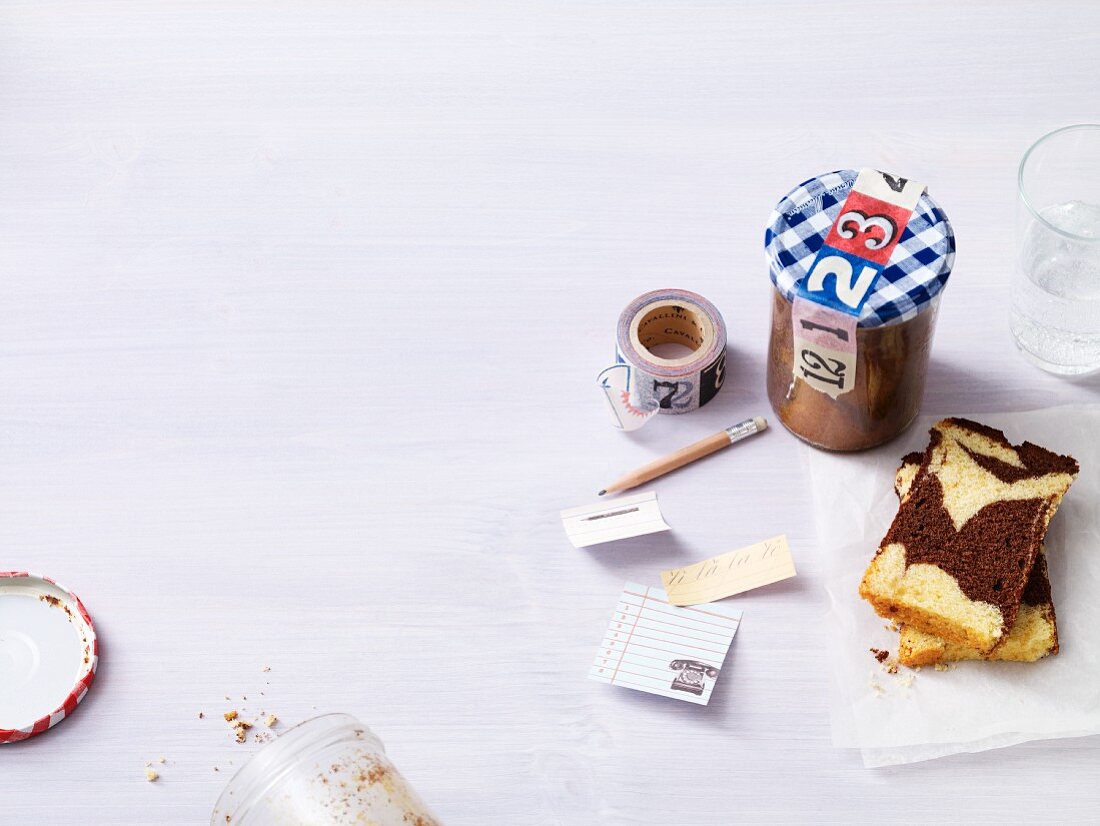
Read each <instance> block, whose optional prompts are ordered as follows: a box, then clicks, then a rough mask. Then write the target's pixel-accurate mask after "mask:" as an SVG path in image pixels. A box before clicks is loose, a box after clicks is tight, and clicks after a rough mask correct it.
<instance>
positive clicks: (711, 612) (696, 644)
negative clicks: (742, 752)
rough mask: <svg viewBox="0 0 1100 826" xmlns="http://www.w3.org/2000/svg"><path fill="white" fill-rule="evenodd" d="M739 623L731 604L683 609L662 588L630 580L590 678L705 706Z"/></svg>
mask: <svg viewBox="0 0 1100 826" xmlns="http://www.w3.org/2000/svg"><path fill="white" fill-rule="evenodd" d="M740 624H741V611H739V610H737V609H734V608H731V607H729V606H727V605H707V606H704V607H701V608H695V607H692V608H678V607H676V606H675V605H672V604H671V603H669V601H668V598H667V597H666V595H665V592H664V591H663V590H661V589H660V588H653V587H650V586H646V585H639V584H637V583H636V582H628V583H626V585H625V586H624V587H623V592H622V594H621V595H620V596H619V602H618V604H617V605H616V606H615V613H614V614H612V616H611V622H610V623H608V626H607V631H606V633H605V634H604V637H603V640H602V641H601V643H600V649H599V651H597V652H596V659H595V661H594V662H593V663H592V668H591V669H590V670H589V672H588V676H589V678H590V679H593V680H596V681H597V682H601V683H608V684H610V685H618V686H623V687H625V688H632V689H634V690H635V691H645V692H647V693H649V694H659V695H660V696H662V697H672V698H674V699H677V700H684V701H685V702H689V703H695V704H697V705H706V704H707V703H708V702H710V695H711V692H712V691H713V690H714V683H715V680H717V679H718V674H719V673H720V672H721V670H722V664H723V663H724V662H725V659H726V653H727V652H728V651H729V647H730V643H732V642H733V636H734V634H736V633H737V628H738V626H739V625H740Z"/></svg>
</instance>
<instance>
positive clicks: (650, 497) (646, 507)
mask: <svg viewBox="0 0 1100 826" xmlns="http://www.w3.org/2000/svg"><path fill="white" fill-rule="evenodd" d="M561 521H562V525H564V526H565V533H566V534H567V535H568V536H569V541H570V542H572V543H573V547H574V548H587V547H588V546H589V545H599V544H600V543H601V542H612V541H614V540H616V539H629V538H630V537H632V536H644V535H645V534H647V533H657V532H658V531H667V530H669V526H668V523H666V522H665V520H664V517H663V516H661V508H660V507H659V506H658V505H657V494H656V493H642V494H639V495H637V496H627V497H625V498H623V499H612V500H609V501H608V502H600V503H599V504H596V505H582V506H581V507H579V508H570V509H569V510H564V511H562V512H561Z"/></svg>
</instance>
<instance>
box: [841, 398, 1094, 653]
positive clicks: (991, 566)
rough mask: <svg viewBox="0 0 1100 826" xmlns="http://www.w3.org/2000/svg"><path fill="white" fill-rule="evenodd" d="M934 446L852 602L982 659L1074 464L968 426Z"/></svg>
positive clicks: (953, 428)
mask: <svg viewBox="0 0 1100 826" xmlns="http://www.w3.org/2000/svg"><path fill="white" fill-rule="evenodd" d="M931 436H932V438H931V442H930V443H929V445H928V449H927V450H926V451H925V454H924V459H923V461H922V463H921V466H920V469H919V470H918V471H917V474H916V476H915V478H914V479H913V482H912V487H911V488H910V491H909V496H908V497H907V498H906V500H905V501H904V502H903V503H902V504H901V506H900V507H899V508H898V513H897V516H896V517H894V522H893V524H892V525H891V526H890V530H889V531H888V532H887V534H886V536H885V538H884V539H883V541H882V543H881V544H880V546H879V548H878V550H877V551H876V552H875V556H874V558H873V559H872V560H871V564H870V565H869V566H868V568H867V571H866V573H864V575H863V581H862V582H861V583H860V586H859V593H860V596H862V597H863V598H864V599H866V600H867V601H869V602H870V603H871V605H872V606H873V607H874V609H875V611H876V612H878V614H879V615H881V616H883V617H886V618H889V619H893V620H897V621H898V622H900V623H903V624H906V625H912V626H913V627H915V628H916V629H917V630H920V631H923V632H925V633H928V634H932V635H935V636H938V637H942V638H943V639H944V640H946V641H948V642H952V643H957V644H960V645H965V646H968V647H970V648H973V649H975V650H977V651H978V652H980V653H982V654H987V653H989V652H991V651H992V650H993V649H994V647H996V646H997V645H998V644H999V643H1001V642H1002V641H1003V640H1004V639H1005V638H1006V636H1007V634H1008V632H1009V631H1010V630H1011V628H1012V626H1013V625H1014V624H1015V622H1016V615H1017V613H1018V612H1019V608H1020V602H1021V598H1022V596H1023V592H1024V587H1025V585H1026V584H1027V581H1028V578H1029V577H1030V575H1031V569H1032V566H1033V565H1034V564H1035V561H1036V559H1037V557H1038V555H1039V550H1040V547H1041V546H1042V542H1043V538H1044V536H1045V535H1046V529H1047V525H1048V524H1049V523H1050V519H1051V517H1052V516H1053V515H1054V513H1055V511H1056V510H1057V508H1058V505H1059V504H1060V503H1061V501H1062V497H1063V496H1064V495H1065V493H1066V491H1067V490H1068V489H1069V486H1070V485H1071V484H1072V483H1073V480H1074V479H1075V478H1076V476H1077V472H1078V466H1077V462H1076V461H1075V460H1074V459H1073V458H1071V457H1069V456H1061V455H1059V454H1057V453H1053V452H1051V451H1049V450H1046V449H1044V448H1041V447H1039V446H1037V445H1034V444H1031V443H1030V442H1024V443H1023V444H1022V445H1018V446H1014V445H1012V444H1011V443H1010V442H1009V441H1008V439H1006V438H1005V435H1004V434H1003V433H1001V432H1000V431H999V430H994V429H993V428H991V427H986V426H985V425H982V424H979V423H977V422H972V421H968V420H966V419H944V420H943V421H941V422H938V423H937V424H936V425H935V426H934V427H933V428H932V430H931Z"/></svg>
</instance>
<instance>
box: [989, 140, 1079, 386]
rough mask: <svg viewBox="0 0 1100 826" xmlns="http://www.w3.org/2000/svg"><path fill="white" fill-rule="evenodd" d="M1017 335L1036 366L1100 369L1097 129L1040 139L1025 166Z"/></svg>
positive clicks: (1072, 371)
mask: <svg viewBox="0 0 1100 826" xmlns="http://www.w3.org/2000/svg"><path fill="white" fill-rule="evenodd" d="M1019 189H1020V195H1019V199H1018V204H1017V235H1018V258H1017V261H1016V267H1015V274H1014V278H1013V289H1012V311H1011V324H1012V334H1013V336H1015V338H1016V344H1017V346H1018V347H1019V348H1020V352H1022V353H1023V354H1024V356H1025V357H1026V358H1027V359H1028V360H1029V361H1031V362H1033V363H1034V364H1036V365H1038V366H1039V367H1041V368H1043V369H1044V370H1047V371H1049V372H1051V373H1058V374H1059V375H1064V376H1074V375H1082V374H1085V373H1091V372H1093V371H1096V370H1100V124H1083V125H1079V126H1067V127H1065V128H1063V129H1058V130H1056V131H1054V132H1051V133H1050V134H1049V135H1046V136H1044V137H1042V138H1040V139H1039V140H1038V141H1036V142H1035V144H1034V145H1033V146H1032V147H1031V149H1029V150H1028V151H1027V154H1026V155H1024V158H1023V160H1022V161H1020V174H1019Z"/></svg>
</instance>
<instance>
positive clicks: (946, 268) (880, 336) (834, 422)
mask: <svg viewBox="0 0 1100 826" xmlns="http://www.w3.org/2000/svg"><path fill="white" fill-rule="evenodd" d="M856 176H857V173H856V171H855V170H840V171H838V172H830V173H827V174H825V175H820V176H818V177H816V178H811V179H810V180H808V181H805V182H804V183H802V184H800V185H799V186H797V187H796V188H795V189H794V190H792V191H791V192H790V193H789V194H788V195H786V196H785V197H784V198H783V199H782V200H781V201H780V202H779V204H778V205H777V206H776V208H775V210H774V211H773V213H772V215H771V217H770V219H769V222H768V228H767V231H766V233H765V238H764V246H765V251H766V257H767V261H768V266H769V269H770V274H771V280H772V284H773V285H774V288H775V289H774V292H773V294H772V301H771V305H772V326H771V338H770V341H769V344H768V371H767V381H768V399H769V401H770V402H771V405H772V408H773V409H774V410H775V412H776V415H777V416H778V417H779V420H780V421H781V422H782V423H783V425H784V426H785V427H786V428H787V429H788V430H790V431H791V432H792V433H794V434H795V435H796V436H798V437H799V438H801V439H803V440H804V441H806V442H809V443H810V444H812V445H814V446H815V447H820V448H825V449H827V450H838V451H852V450H864V449H866V448H869V447H874V446H875V445H879V444H882V443H884V442H887V441H889V440H890V439H892V438H894V437H895V436H897V435H898V434H899V433H901V432H902V431H903V430H904V429H905V428H906V427H907V426H908V425H909V424H910V423H911V422H912V421H913V419H914V418H915V417H916V415H917V412H918V411H919V410H920V404H921V399H922V397H923V395H924V379H925V374H926V372H927V369H928V355H929V350H930V348H931V344H932V335H933V332H934V331H935V325H936V311H937V307H938V304H939V296H940V293H941V292H942V290H943V287H944V286H945V284H946V283H947V279H948V277H949V276H950V274H951V267H952V265H953V263H954V258H955V236H954V233H953V231H952V229H951V224H950V222H949V221H948V220H947V216H946V215H945V214H944V213H943V211H942V210H941V209H940V208H939V206H938V205H937V204H936V202H935V201H934V200H933V199H932V198H931V197H930V196H929V195H928V193H927V192H925V193H924V194H922V195H921V196H920V199H919V200H918V202H917V206H916V208H915V210H914V211H913V213H912V216H911V217H910V218H909V222H908V224H907V226H906V227H905V229H904V231H903V232H902V234H901V237H900V240H899V241H898V244H897V246H896V247H895V248H894V250H893V253H892V254H891V255H890V258H889V261H888V262H887V263H886V266H885V267H884V269H883V270H882V272H881V273H880V274H879V276H878V278H877V280H876V281H875V283H874V286H873V288H872V292H871V294H870V295H869V297H868V298H867V301H866V303H865V304H864V306H863V309H862V311H861V312H860V315H859V317H858V326H857V328H856V354H855V374H854V376H853V377H852V379H851V389H850V390H847V392H844V393H842V394H840V395H838V396H836V397H835V398H834V397H832V396H830V395H829V394H827V393H824V392H821V391H820V390H818V389H815V387H812V386H811V385H810V384H808V383H807V382H806V381H804V380H803V379H802V378H801V377H799V376H796V374H795V360H796V355H797V354H796V353H795V348H794V329H793V324H792V307H793V302H794V299H795V297H796V295H797V294H798V285H799V284H800V283H801V282H802V281H803V279H805V278H806V275H807V271H808V269H809V268H810V266H811V265H812V264H813V262H814V259H815V257H816V255H817V252H818V250H820V249H821V247H822V245H823V244H824V242H825V238H826V236H828V234H829V230H830V228H831V227H832V225H833V223H834V222H835V221H836V219H837V217H838V216H839V214H840V212H841V207H842V205H844V202H845V199H846V198H847V197H848V194H849V192H850V191H851V189H852V185H853V184H854V183H855V180H856Z"/></svg>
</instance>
